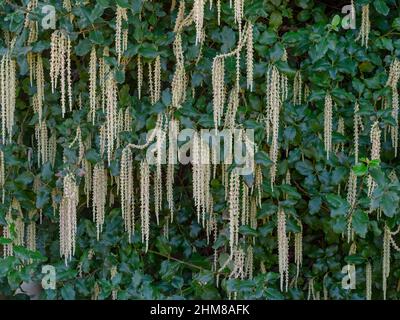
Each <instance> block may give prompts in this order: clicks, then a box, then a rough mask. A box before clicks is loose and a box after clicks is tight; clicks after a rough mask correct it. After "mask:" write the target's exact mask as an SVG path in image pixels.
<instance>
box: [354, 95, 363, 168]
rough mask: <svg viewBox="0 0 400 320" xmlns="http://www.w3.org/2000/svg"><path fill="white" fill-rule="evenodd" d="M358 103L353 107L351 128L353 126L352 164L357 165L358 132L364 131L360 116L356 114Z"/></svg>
mask: <svg viewBox="0 0 400 320" xmlns="http://www.w3.org/2000/svg"><path fill="white" fill-rule="evenodd" d="M359 108H360V107H359V105H358V102H356V104H355V105H354V117H353V126H354V129H353V130H354V164H357V163H358V154H359V147H360V146H359V141H360V131H363V130H364V126H363V124H362V119H361V116H360V115H359V114H358V111H359Z"/></svg>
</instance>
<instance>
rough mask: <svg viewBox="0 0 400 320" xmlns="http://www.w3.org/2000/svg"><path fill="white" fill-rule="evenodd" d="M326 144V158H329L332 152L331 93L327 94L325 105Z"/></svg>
mask: <svg viewBox="0 0 400 320" xmlns="http://www.w3.org/2000/svg"><path fill="white" fill-rule="evenodd" d="M324 145H325V152H326V159H327V160H329V154H330V153H331V152H332V98H331V96H330V94H329V93H328V94H327V95H326V96H325V105H324Z"/></svg>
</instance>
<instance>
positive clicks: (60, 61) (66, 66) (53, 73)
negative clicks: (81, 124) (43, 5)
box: [50, 30, 72, 117]
mask: <svg viewBox="0 0 400 320" xmlns="http://www.w3.org/2000/svg"><path fill="white" fill-rule="evenodd" d="M50 48H51V49H50V80H51V91H52V93H54V92H55V90H56V88H57V83H58V79H60V90H61V112H62V116H63V117H64V115H65V113H66V104H67V102H66V100H67V95H68V104H69V110H70V111H71V110H72V76H71V71H72V70H71V40H70V38H69V36H68V35H67V34H65V32H63V31H60V30H55V31H54V32H53V33H52V35H51V42H50Z"/></svg>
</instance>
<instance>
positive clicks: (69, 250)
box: [60, 173, 79, 265]
mask: <svg viewBox="0 0 400 320" xmlns="http://www.w3.org/2000/svg"><path fill="white" fill-rule="evenodd" d="M78 203H79V188H78V185H77V184H76V182H75V178H74V176H73V175H72V174H71V173H68V174H67V175H66V176H65V177H64V182H63V196H62V199H61V204H60V256H61V257H64V259H65V264H66V265H67V263H68V260H70V259H71V258H72V256H73V255H74V254H75V240H76V231H77V207H78Z"/></svg>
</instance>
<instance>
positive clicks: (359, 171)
mask: <svg viewBox="0 0 400 320" xmlns="http://www.w3.org/2000/svg"><path fill="white" fill-rule="evenodd" d="M352 170H353V172H354V174H355V175H356V176H357V177H362V176H365V175H366V174H367V173H368V167H367V166H366V165H365V163H361V162H360V163H357V164H356V165H354V166H353V168H352Z"/></svg>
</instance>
